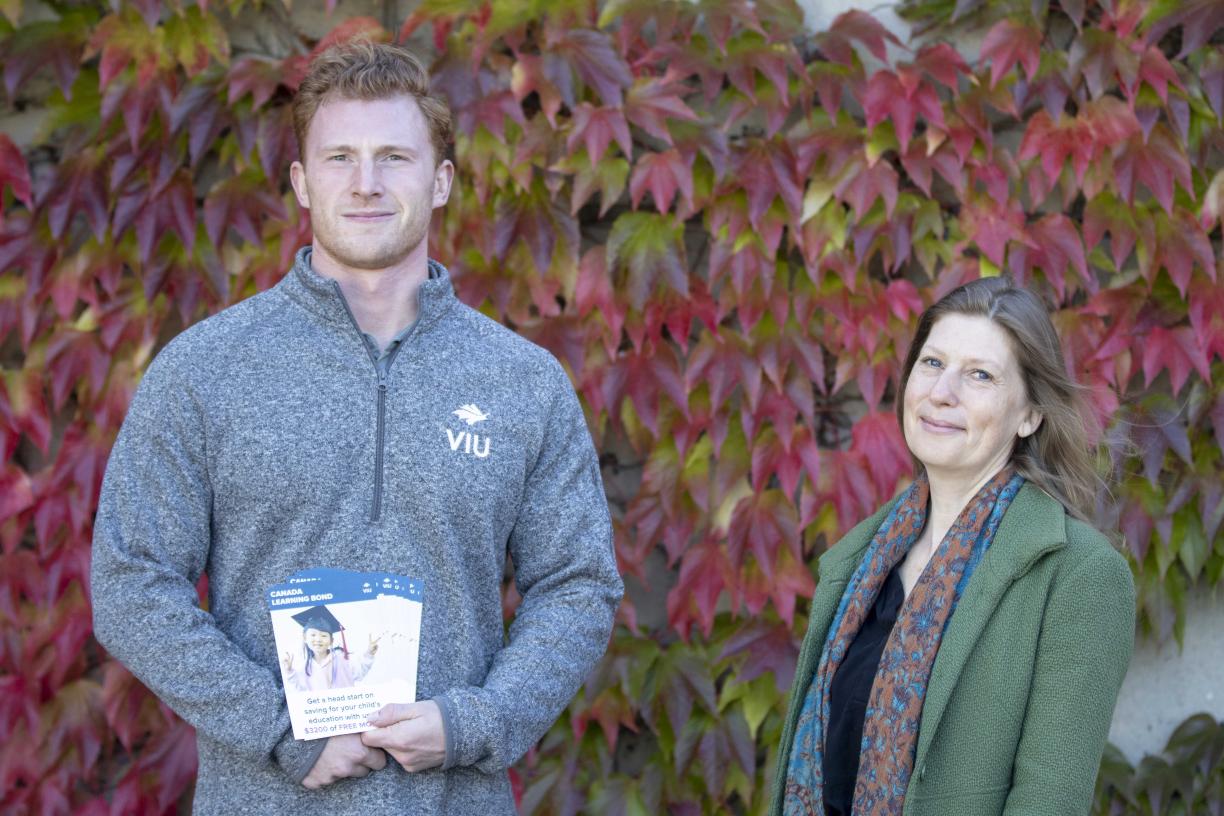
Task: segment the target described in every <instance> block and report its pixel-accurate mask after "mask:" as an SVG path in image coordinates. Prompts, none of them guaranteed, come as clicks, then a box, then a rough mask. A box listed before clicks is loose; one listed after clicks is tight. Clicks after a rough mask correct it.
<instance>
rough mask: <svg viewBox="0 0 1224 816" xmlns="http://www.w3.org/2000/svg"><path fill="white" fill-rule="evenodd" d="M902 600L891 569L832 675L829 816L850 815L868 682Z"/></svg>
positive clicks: (827, 763)
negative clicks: (835, 672)
mask: <svg viewBox="0 0 1224 816" xmlns="http://www.w3.org/2000/svg"><path fill="white" fill-rule="evenodd" d="M904 600H905V587H904V586H902V584H901V576H900V575H899V574H898V571H897V569H895V568H894V569H893V571H892V572H890V573H889V574H888V578H887V579H885V581H884V588H883V589H882V590H880V595H879V597H877V598H876V602H875V604H873V605H872V607H871V610H870V611H868V613H867V619H866V620H865V621H863V626H862V628H861V629H859V632H858V635H856V636H855V638H854V642H853V643H851V644H850V648H849V649H848V650H847V651H846V656H845V657H844V658H843V659H842V663H841V665H840V666H838V667H837V674H835V675H833V683H832V684H831V685H830V687H829V732H828V733H827V734H826V735H825V750H824V803H825V813H826V814H828V816H848V815H849V813H850V809H851V806H852V805H853V804H854V781H855V778H856V777H857V776H858V768H859V749H860V748H861V747H862V744H863V719H864V717H865V716H866V714H867V701H868V699H869V698H870V697H871V684H872V683H873V682H874V681H875V674H876V669H878V668H879V666H880V654H881V653H882V652H883V651H884V644H885V643H886V642H887V641H888V636H889V634H890V633H891V632H892V628H893V624H894V623H896V622H897V613H898V612H899V611H900V610H901V603H902V601H904Z"/></svg>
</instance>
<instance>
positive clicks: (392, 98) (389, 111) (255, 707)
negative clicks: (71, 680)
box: [93, 43, 622, 816]
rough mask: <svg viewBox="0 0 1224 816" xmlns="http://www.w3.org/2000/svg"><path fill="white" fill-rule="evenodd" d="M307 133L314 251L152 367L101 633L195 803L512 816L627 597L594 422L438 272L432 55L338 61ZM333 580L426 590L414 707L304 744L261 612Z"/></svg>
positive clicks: (108, 562) (438, 154) (109, 515)
mask: <svg viewBox="0 0 1224 816" xmlns="http://www.w3.org/2000/svg"><path fill="white" fill-rule="evenodd" d="M294 119H295V127H296V131H297V136H298V142H299V146H300V148H301V161H299V162H295V163H294V165H293V167H292V174H291V177H292V182H293V188H294V190H295V192H296V194H297V197H298V201H299V202H300V203H301V205H302V206H303V207H304V208H307V209H309V211H310V215H311V223H312V226H313V230H314V240H313V243H312V245H311V246H310V247H308V248H304V249H302V250H301V251H299V253H298V255H297V259H296V263H295V265H294V268H293V269H292V270H290V272H289V273H288V275H287V276H286V277H285V278H284V280H283V281H281V283H280V284H278V285H277V286H275V287H274V288H273V289H271V290H269V291H267V292H264V293H262V294H260V295H257V296H255V297H253V298H251V299H249V300H247V301H245V302H243V303H240V304H238V305H237V306H234V307H232V308H230V309H227V310H226V311H224V312H222V313H221V314H219V315H217V316H215V317H213V318H211V319H209V320H205V321H203V322H202V323H200V324H198V325H196V326H194V327H192V328H191V329H189V330H188V331H186V332H184V333H183V334H182V335H181V336H179V337H178V338H176V339H175V340H174V341H173V342H172V343H170V344H169V345H168V346H167V347H166V348H165V350H163V351H162V352H161V353H160V354H159V355H158V357H157V359H156V360H155V361H154V362H153V364H152V365H151V366H150V367H149V370H148V373H147V374H146V376H145V378H144V381H143V382H142V383H141V386H140V389H139V390H138V392H137V394H136V397H135V398H134V400H133V402H132V406H131V408H130V410H129V413H128V417H127V419H126V421H125V422H124V426H123V429H122V431H121V432H120V434H119V438H118V440H117V441H116V443H115V448H114V451H113V453H112V454H111V460H110V464H109V465H108V468H107V473H106V479H105V483H104V486H103V491H102V500H101V504H100V507H99V511H98V517H97V522H96V527H95V534H94V562H93V600H94V623H95V631H96V634H97V637H98V639H99V640H100V641H101V642H102V643H103V644H104V645H105V646H106V648H107V649H109V650H110V651H111V653H112V654H114V655H115V656H116V657H117V658H119V659H120V660H122V661H123V662H124V663H125V664H126V665H127V666H128V667H129V668H130V669H131V670H132V671H133V673H135V674H136V676H137V677H139V678H140V679H141V681H142V682H144V683H145V684H146V685H147V686H148V687H149V688H150V689H152V690H153V691H154V692H155V693H156V694H157V695H158V696H160V697H161V699H163V700H164V701H165V702H166V703H167V704H169V705H170V706H171V707H172V708H173V709H174V710H175V711H176V712H178V713H179V714H180V715H181V716H182V717H184V718H185V719H186V720H187V721H188V722H190V723H191V724H192V725H193V726H195V728H196V731H197V735H198V740H199V755H200V772H199V779H198V783H197V787H196V794H195V812H196V813H197V814H212V813H217V814H231V813H243V812H255V813H294V814H307V813H326V814H329V816H336V815H338V814H346V813H352V814H357V813H360V814H362V816H370V814H378V813H396V814H408V813H411V814H464V815H465V816H466V814H477V813H479V814H482V816H483V814H498V813H512V812H513V811H514V803H513V799H512V796H511V792H510V785H509V781H508V777H507V774H506V769H507V767H508V766H509V765H510V764H511V763H513V762H515V761H516V760H517V759H518V758H519V757H520V756H521V755H522V754H523V753H524V752H525V751H526V750H527V749H528V748H529V747H530V746H531V745H532V744H533V743H534V742H535V741H536V740H537V739H539V737H540V736H541V735H542V734H543V733H544V732H545V731H546V730H547V729H548V727H549V726H550V725H551V724H552V723H553V721H554V720H555V719H556V717H557V715H558V714H559V713H560V712H561V710H562V709H563V708H564V707H565V705H566V704H567V703H568V701H569V699H570V698H571V697H572V695H573V694H574V692H575V691H576V690H577V688H578V686H579V684H580V683H581V681H582V679H583V677H584V676H585V675H586V673H587V672H588V671H589V670H590V668H591V667H592V665H593V664H594V663H595V661H596V660H598V659H599V657H600V656H601V655H602V653H603V651H604V649H605V647H606V644H607V639H608V635H609V632H610V630H611V627H612V620H613V614H614V612H615V609H616V606H617V604H618V603H619V601H620V597H621V592H622V585H621V581H620V578H619V576H618V575H617V571H616V562H615V558H614V556H613V552H612V545H611V531H610V526H609V520H608V511H607V504H606V501H605V498H604V494H603V489H602V485H601V481H600V475H599V469H598V463H597V460H596V456H595V452H594V449H593V447H592V445H591V440H590V436H589V433H588V431H587V428H586V424H585V421H584V418H583V415H582V410H581V408H580V406H579V404H578V401H577V399H576V397H575V395H574V392H573V389H572V387H571V386H570V384H569V381H568V380H567V378H566V376H565V373H564V371H563V370H562V369H561V367H560V365H559V364H558V363H557V362H556V360H554V359H553V358H552V356H550V355H549V354H548V353H547V352H545V351H543V350H542V349H540V348H537V347H535V346H533V345H531V344H530V343H528V342H526V341H525V340H523V339H521V338H519V337H518V336H516V335H514V334H513V333H511V332H509V331H507V330H506V329H504V328H502V327H501V326H499V325H497V324H496V323H494V322H492V321H490V320H488V319H487V318H485V317H483V316H481V315H480V314H479V313H477V312H476V311H474V310H472V309H469V308H467V307H466V306H464V305H463V304H461V303H459V302H458V301H457V300H456V299H455V296H454V294H453V292H452V289H451V284H450V280H449V277H448V274H447V271H446V269H444V268H443V267H442V266H441V265H440V264H438V263H436V262H435V261H432V260H430V259H429V257H428V247H427V232H428V227H429V220H430V217H431V214H432V211H433V210H434V209H435V208H437V207H440V206H442V205H443V204H445V203H446V200H447V198H448V196H449V194H450V187H451V181H452V179H453V177H454V167H453V166H452V165H451V163H450V162H449V161H448V160H447V159H446V157H445V149H446V144H447V141H448V138H449V131H450V117H449V113H448V112H447V109H446V106H445V104H444V103H442V102H440V101H438V100H437V99H434V98H432V97H430V96H429V84H428V76H427V75H426V74H425V72H424V71H423V70H422V69H421V67H420V65H419V64H418V63H417V61H416V60H415V59H414V58H413V57H412V56H411V55H410V54H409V53H408V52H406V51H403V50H402V49H399V48H395V47H392V46H384V45H371V44H368V43H358V44H352V45H349V46H344V47H341V48H338V49H333V50H331V51H329V52H327V53H325V54H323V55H321V56H320V57H319V58H318V59H316V60H315V62H314V63H313V64H312V67H311V70H310V73H309V75H308V76H307V77H306V79H305V80H304V82H303V83H302V86H301V88H300V90H299V92H298V96H297V98H296V100H295V103H294ZM507 551H508V552H509V555H510V557H511V558H512V559H513V562H514V567H515V580H516V582H517V585H518V588H519V591H520V593H521V595H522V602H521V604H520V605H519V608H518V612H517V614H516V616H515V620H514V622H513V625H512V626H511V628H510V633H509V638H508V641H507V639H506V638H505V636H504V632H503V626H502V606H501V596H500V584H501V580H502V576H503V574H504V568H505V557H506V554H507ZM316 566H322V567H328V566H331V567H344V568H348V569H354V570H359V571H374V570H378V571H387V572H393V573H398V574H402V575H410V576H413V577H415V578H420V579H422V580H423V581H424V586H425V600H424V611H423V618H422V630H421V646H420V664H419V674H418V680H417V694H418V699H419V700H420V702H416V703H413V704H411V705H402V706H391V707H388V708H389V710H384V711H383V712H380V714H379V715H378V717H377V718H376V721H375V722H376V724H377V725H379V726H380V728H378V729H376V730H374V731H370V732H366V733H364V734H360V735H346V736H338V737H332V738H330V739H326V740H317V741H309V742H303V741H295V740H294V739H293V737H292V734H291V731H290V727H289V715H288V712H287V709H286V707H285V699H284V692H283V690H282V688H281V681H280V674H279V669H278V665H279V664H278V661H279V659H280V657H279V655H278V654H277V651H276V645H275V643H274V641H273V637H272V628H271V623H270V619H269V615H268V612H267V609H266V605H265V600H264V597H265V589H266V587H268V586H269V585H270V584H273V583H276V582H278V581H282V580H284V579H285V578H286V577H287V576H289V575H290V574H292V573H294V572H296V571H298V570H301V569H304V568H309V567H316ZM204 572H207V573H208V576H209V579H210V582H209V604H208V609H207V611H205V610H202V609H200V608H199V606H198V604H197V603H196V595H195V589H194V587H195V584H196V582H197V580H198V579H199V577H200V575H201V574H202V573H204ZM387 754H390V756H391V757H392V758H393V759H394V760H395V761H394V762H391V763H388V762H387V761H386V757H387ZM358 777H366V778H364V779H360V778H358Z"/></svg>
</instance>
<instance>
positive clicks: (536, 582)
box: [435, 363, 624, 773]
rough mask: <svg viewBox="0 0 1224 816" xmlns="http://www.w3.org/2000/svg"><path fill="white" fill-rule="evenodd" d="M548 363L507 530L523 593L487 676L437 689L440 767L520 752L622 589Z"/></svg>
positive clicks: (588, 466)
mask: <svg viewBox="0 0 1224 816" xmlns="http://www.w3.org/2000/svg"><path fill="white" fill-rule="evenodd" d="M553 369H554V370H553V372H552V374H553V377H552V382H553V383H554V385H553V386H552V391H553V394H554V396H553V398H552V401H551V407H550V410H549V416H548V421H547V425H546V427H547V433H546V434H545V436H544V442H543V447H542V449H541V450H540V452H539V454H538V457H537V459H536V462H535V464H534V467H533V468H532V469H531V471H530V473H529V475H528V477H527V485H526V489H525V490H524V493H523V499H522V503H521V505H520V507H519V512H518V519H517V521H516V522H515V526H514V530H513V532H512V533H511V535H510V557H511V558H512V559H513V561H514V570H515V583H516V584H517V587H518V590H519V592H520V594H521V595H522V602H521V603H520V604H519V607H518V611H517V612H516V614H515V617H514V622H513V623H512V624H511V626H510V638H509V643H508V645H507V646H506V647H505V648H503V649H502V650H501V651H500V652H499V653H498V655H497V656H496V658H495V659H494V661H493V666H492V668H491V669H490V671H489V673H488V675H487V676H486V678H485V681H484V685H483V686H481V687H479V688H473V687H466V688H454V689H450V690H448V691H447V692H445V693H443V694H442V695H440V696H439V697H438V698H435V699H436V701H437V702H438V704H439V706H440V707H441V708H442V713H443V718H444V722H445V723H446V742H447V752H446V755H447V756H446V767H453V766H457V765H458V766H465V765H467V766H474V767H476V768H477V769H479V770H481V771H484V772H487V773H493V772H496V771H500V770H503V769H505V768H508V767H509V766H510V765H511V764H513V763H514V762H515V761H517V760H518V759H519V757H521V756H522V755H523V754H524V753H526V752H527V750H528V749H529V748H530V747H531V746H532V745H534V744H535V743H536V741H537V740H539V738H540V737H541V736H543V735H544V733H545V732H546V731H547V730H548V729H549V727H550V726H551V725H552V724H553V722H555V721H556V719H557V717H558V715H560V713H561V711H562V710H563V709H564V708H565V706H566V705H568V703H569V701H570V699H571V698H572V697H573V696H574V694H575V693H576V692H577V690H578V687H579V686H580V685H581V683H582V681H583V680H584V679H585V677H586V675H587V674H588V673H589V672H590V670H591V669H592V668H593V667H594V665H595V663H596V661H598V660H599V658H600V657H602V656H603V653H604V651H605V650H606V649H607V645H608V637H609V635H610V634H611V631H612V622H613V618H614V616H615V613H616V608H617V606H618V605H619V604H620V600H621V595H622V593H623V591H624V586H623V584H622V583H621V578H620V575H619V573H618V572H617V569H616V557H615V555H614V553H613V550H612V528H611V524H610V521H609V518H608V504H607V497H606V496H605V494H604V489H603V482H602V480H601V478H600V474H599V462H598V459H597V457H596V455H595V449H594V446H593V445H592V444H591V437H590V433H589V431H588V430H587V425H586V421H585V419H584V417H583V415H582V408H581V406H580V405H579V404H578V399H577V397H576V396H575V394H574V390H573V388H572V387H571V386H570V384H569V380H568V378H567V377H566V376H565V373H564V371H563V370H562V369H561V367H560V365H559V364H556V363H554V364H553Z"/></svg>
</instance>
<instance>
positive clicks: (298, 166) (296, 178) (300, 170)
mask: <svg viewBox="0 0 1224 816" xmlns="http://www.w3.org/2000/svg"><path fill="white" fill-rule="evenodd" d="M289 183H290V184H292V185H293V194H294V195H296V196H297V200H298V204H300V205H302V209H304V210H309V209H310V193H309V192H308V191H307V190H306V168H305V167H304V166H303V165H302V163H301V162H300V161H295V162H294V163H293V164H291V165H289Z"/></svg>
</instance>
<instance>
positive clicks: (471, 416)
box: [446, 403, 489, 459]
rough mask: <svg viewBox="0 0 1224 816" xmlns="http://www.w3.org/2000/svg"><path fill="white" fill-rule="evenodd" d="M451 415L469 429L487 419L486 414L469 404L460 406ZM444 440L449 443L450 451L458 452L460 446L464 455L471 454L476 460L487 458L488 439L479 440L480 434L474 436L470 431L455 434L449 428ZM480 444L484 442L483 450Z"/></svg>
mask: <svg viewBox="0 0 1224 816" xmlns="http://www.w3.org/2000/svg"><path fill="white" fill-rule="evenodd" d="M451 413H453V414H454V415H455V416H457V417H459V418H460V419H462V420H463V421H464V422H466V423H467V424H468V426H469V427H470V426H472V425H475V424H476V423H477V422H484V421H485V420H486V419H488V418H489V415H488V414H486V413H485V412H484V411H482V410H480V409H479V408H477V407H476V406H475V405H474V404H471V403H469V404H468V405H461V406H459V409H458V410H456V411H452V412H451ZM446 438H447V441H449V442H450V449H451V450H452V451H457V450H459V447H460V446H461V445H462V446H463V452H464V453H467V454H471V455H472V456H475V457H476V458H477V459H486V458H488V456H489V437H487V436H486V437H485V438H484V439H481V438H480V434H474V433H472V432H471V431H460V432H459V433H455V432H454V431H452V430H451V429H450V428H447V429H446ZM481 442H484V448H481V447H480V443H481Z"/></svg>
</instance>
